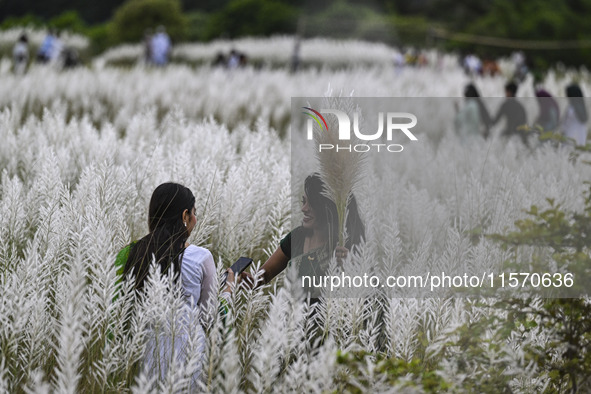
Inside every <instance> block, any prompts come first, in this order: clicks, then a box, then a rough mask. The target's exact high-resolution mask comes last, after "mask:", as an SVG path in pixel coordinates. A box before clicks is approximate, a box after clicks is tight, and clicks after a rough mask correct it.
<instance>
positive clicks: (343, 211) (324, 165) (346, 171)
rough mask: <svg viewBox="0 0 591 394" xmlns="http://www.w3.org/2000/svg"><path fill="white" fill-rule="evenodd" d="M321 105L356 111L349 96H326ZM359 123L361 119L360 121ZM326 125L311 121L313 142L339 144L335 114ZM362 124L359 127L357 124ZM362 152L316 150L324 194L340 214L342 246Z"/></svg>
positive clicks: (361, 165) (329, 117) (353, 142)
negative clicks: (343, 97)
mask: <svg viewBox="0 0 591 394" xmlns="http://www.w3.org/2000/svg"><path fill="white" fill-rule="evenodd" d="M322 105H323V108H324V107H326V108H331V109H337V110H339V111H343V112H345V113H346V114H347V115H351V114H352V113H353V112H354V111H355V110H357V108H356V106H355V105H354V103H353V101H352V100H351V99H347V98H345V99H339V98H336V97H334V98H330V97H327V98H325V99H324V100H323V103H322ZM359 121H360V122H361V119H360V120H359ZM326 123H327V124H326V126H325V128H324V129H323V128H322V127H321V125H318V124H314V129H313V130H314V142H315V143H316V144H317V146H320V145H321V144H330V145H332V146H338V145H339V142H340V141H339V123H338V120H337V119H336V117H335V116H326ZM360 127H361V126H360ZM356 142H358V140H357V138H356V137H352V138H351V145H355V143H356ZM363 157H364V155H363V153H361V152H349V151H347V150H338V149H330V150H328V151H322V152H321V151H318V152H316V158H317V160H318V170H319V171H318V172H319V174H320V178H321V179H322V181H324V184H325V185H326V193H327V197H328V198H330V199H331V200H332V201H334V203H335V204H336V207H337V213H338V216H339V218H338V219H339V225H338V226H339V227H338V234H339V240H338V245H339V246H344V245H345V219H346V216H347V202H348V201H349V198H350V196H351V194H352V193H353V191H354V190H355V188H356V186H357V185H358V184H359V182H360V180H361V177H362V174H363V168H362V167H363Z"/></svg>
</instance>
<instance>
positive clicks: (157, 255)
mask: <svg viewBox="0 0 591 394" xmlns="http://www.w3.org/2000/svg"><path fill="white" fill-rule="evenodd" d="M196 223H197V219H196V217H195V197H194V196H193V193H192V192H191V190H189V189H188V188H186V187H185V186H182V185H179V184H177V183H164V184H161V185H160V186H158V187H157V188H156V190H154V193H153V194H152V198H151V199H150V208H149V218H148V225H149V230H150V232H149V234H148V235H146V236H145V237H143V238H142V239H140V240H139V241H137V242H136V243H135V244H133V246H132V247H131V248H130V250H129V257H128V258H127V261H126V262H125V268H124V270H123V275H124V277H126V278H131V277H133V278H135V289H136V290H137V291H140V292H141V291H143V289H144V285H145V282H146V279H147V277H148V273H149V268H150V265H151V263H152V262H153V261H156V263H157V265H159V266H160V273H161V274H162V275H166V274H168V273H169V272H170V268H171V267H172V272H174V274H175V276H174V281H175V282H177V281H178V280H179V279H180V281H181V287H182V290H183V293H184V302H185V309H184V311H186V313H184V314H182V317H180V319H178V320H177V321H175V322H169V323H168V324H165V326H168V325H171V326H172V327H176V329H175V330H174V332H167V330H166V329H152V330H151V332H150V333H149V335H148V338H149V340H148V343H147V348H146V354H145V358H144V369H145V370H146V371H148V373H149V374H151V375H155V376H157V377H159V378H160V379H164V378H165V377H166V375H167V373H168V367H169V366H170V365H172V364H174V363H179V364H180V365H182V364H183V363H184V362H186V360H187V359H188V357H191V356H193V354H187V352H188V351H189V349H187V346H188V341H189V340H190V338H191V337H192V333H193V334H194V333H195V331H194V330H198V332H197V335H198V336H199V341H198V346H197V347H198V352H199V353H200V354H204V351H205V334H204V332H203V328H202V327H201V326H200V325H199V324H194V323H191V322H195V319H193V318H192V316H195V315H193V312H197V311H199V310H212V309H214V308H210V307H209V304H210V303H211V302H216V303H217V278H216V268H215V264H214V261H213V256H212V255H211V253H210V252H209V250H207V249H205V248H202V247H199V246H196V245H189V244H187V239H188V238H189V236H190V235H191V231H192V230H193V228H194V227H195V224H196ZM179 273H180V275H179ZM233 282H234V273H233V272H232V270H230V269H229V270H228V277H227V280H226V283H227V287H226V288H225V289H224V292H223V293H222V297H226V298H227V297H229V295H230V292H231V284H232V283H233ZM214 300H215V301H214ZM161 318H163V319H166V318H167V317H161ZM158 320H161V319H160V318H159V319H158ZM173 320H174V319H173ZM193 336H194V335H193ZM193 351H194V349H193ZM198 378H199V369H198V370H197V371H196V372H195V373H194V374H193V379H192V380H193V384H195V383H196V379H198Z"/></svg>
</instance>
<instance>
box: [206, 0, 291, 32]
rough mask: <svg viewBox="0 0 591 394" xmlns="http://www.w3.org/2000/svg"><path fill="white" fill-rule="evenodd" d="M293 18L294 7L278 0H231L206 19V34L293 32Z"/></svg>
mask: <svg viewBox="0 0 591 394" xmlns="http://www.w3.org/2000/svg"><path fill="white" fill-rule="evenodd" d="M296 20H297V12H296V10H295V8H294V7H292V6H290V5H287V4H285V3H282V2H280V1H273V0H233V1H231V2H230V3H228V5H227V6H226V7H224V8H223V9H222V10H220V11H219V12H217V13H216V14H214V15H213V16H212V18H211V19H210V20H209V22H208V29H207V35H206V37H207V38H209V39H213V38H216V37H219V36H225V37H229V38H235V37H240V36H249V35H250V36H268V35H271V34H273V33H293V32H294V31H295V25H296Z"/></svg>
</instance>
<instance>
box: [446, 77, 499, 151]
mask: <svg viewBox="0 0 591 394" xmlns="http://www.w3.org/2000/svg"><path fill="white" fill-rule="evenodd" d="M464 97H465V98H466V100H465V103H464V106H463V107H462V108H461V109H460V108H459V106H458V105H457V103H455V104H456V117H455V121H454V123H455V128H456V131H457V133H458V134H459V136H460V138H461V139H466V138H469V137H473V136H484V138H488V134H489V128H490V123H491V118H490V114H489V113H488V110H487V109H486V107H485V106H484V103H483V102H482V99H481V98H480V94H479V93H478V90H477V89H476V86H474V84H471V83H470V84H468V85H466V87H465V89H464Z"/></svg>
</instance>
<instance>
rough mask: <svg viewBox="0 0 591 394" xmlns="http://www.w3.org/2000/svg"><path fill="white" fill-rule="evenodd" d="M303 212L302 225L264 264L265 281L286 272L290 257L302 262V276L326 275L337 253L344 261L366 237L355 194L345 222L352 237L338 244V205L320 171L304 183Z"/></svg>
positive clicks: (263, 278) (339, 259)
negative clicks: (332, 258)
mask: <svg viewBox="0 0 591 394" xmlns="http://www.w3.org/2000/svg"><path fill="white" fill-rule="evenodd" d="M302 213H303V214H304V218H303V220H302V225H301V226H299V227H297V228H295V229H294V230H293V231H291V232H290V233H289V234H287V235H286V236H285V238H283V239H282V240H281V242H280V244H279V248H277V250H275V252H274V253H273V254H272V255H271V257H269V259H268V260H267V261H266V262H265V264H263V266H262V267H261V269H262V270H264V274H263V276H262V281H263V283H268V282H269V281H271V280H272V279H273V278H274V277H275V276H277V275H278V274H279V273H280V272H281V271H283V270H284V269H285V268H286V267H287V264H288V263H289V261H290V260H291V261H292V262H294V263H297V264H298V266H299V272H300V275H310V274H312V275H324V273H325V272H326V269H327V267H328V264H329V262H330V257H331V255H332V253H333V252H334V253H335V256H336V258H337V260H338V261H342V259H343V258H346V257H347V254H348V253H349V250H351V248H353V247H354V246H355V245H358V244H359V243H360V242H361V241H362V240H363V238H364V237H365V227H364V225H363V223H362V221H361V219H360V217H359V211H358V208H357V201H356V200H355V197H354V196H353V195H351V196H350V197H349V201H348V203H347V218H346V224H345V225H346V231H347V235H348V236H347V239H346V241H345V245H344V246H337V243H338V239H339V234H338V214H337V207H336V204H335V203H334V201H332V200H331V199H330V198H328V197H327V196H326V186H325V185H324V182H323V181H322V180H321V179H320V177H319V176H318V175H317V174H313V175H310V176H308V177H307V178H306V180H305V182H304V195H303V196H302Z"/></svg>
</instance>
